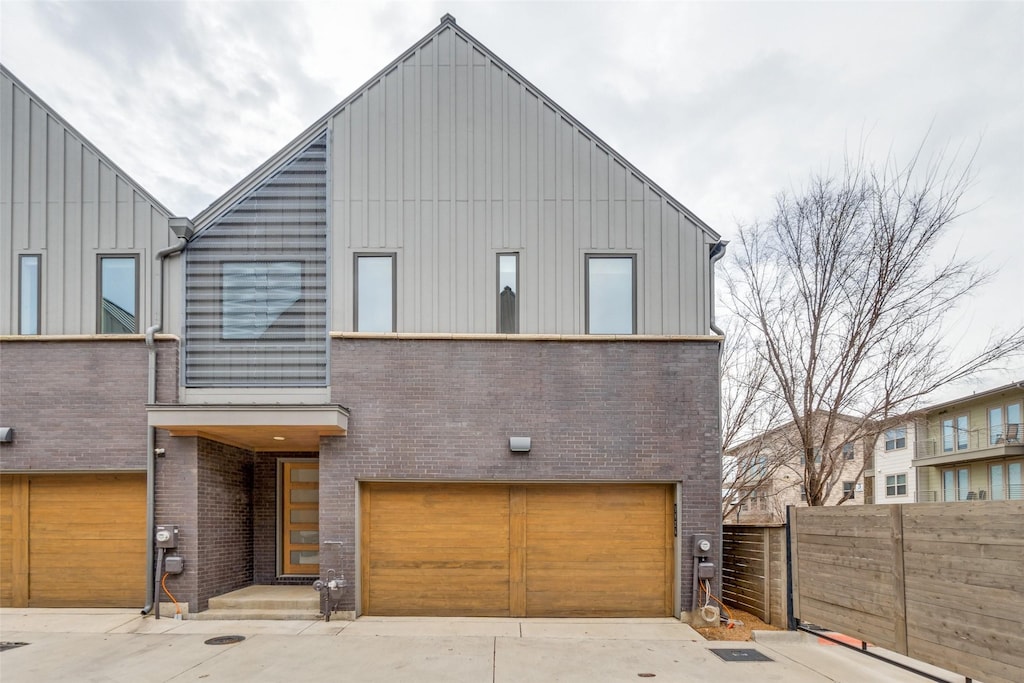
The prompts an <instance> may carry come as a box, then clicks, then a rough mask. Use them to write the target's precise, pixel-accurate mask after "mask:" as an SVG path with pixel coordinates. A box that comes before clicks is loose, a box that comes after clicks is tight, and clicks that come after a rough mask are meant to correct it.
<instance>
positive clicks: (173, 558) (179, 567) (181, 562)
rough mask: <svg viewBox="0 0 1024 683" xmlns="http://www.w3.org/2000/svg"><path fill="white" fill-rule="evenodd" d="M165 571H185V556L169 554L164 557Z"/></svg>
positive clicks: (170, 572)
mask: <svg viewBox="0 0 1024 683" xmlns="http://www.w3.org/2000/svg"><path fill="white" fill-rule="evenodd" d="M164 571H165V572H167V573H168V574H180V573H182V572H183V571H185V558H183V557H182V556H181V555H169V556H168V557H165V558H164Z"/></svg>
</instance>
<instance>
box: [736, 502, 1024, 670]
mask: <svg viewBox="0 0 1024 683" xmlns="http://www.w3.org/2000/svg"><path fill="white" fill-rule="evenodd" d="M789 523H790V536H791V548H790V553H791V557H792V575H793V576H792V579H793V581H792V585H793V596H792V599H793V614H794V617H796V618H797V619H799V620H800V621H803V622H807V623H813V624H816V625H818V626H822V627H825V628H828V629H833V630H836V631H839V632H841V633H844V634H847V635H851V636H855V637H857V638H859V639H861V640H863V641H866V642H870V643H874V644H875V645H878V646H880V647H884V648H886V649H889V650H892V651H894V652H899V653H901V654H904V655H907V656H910V657H913V658H914V659H918V660H921V661H923V662H928V663H929V664H933V665H935V666H939V667H942V668H944V669H948V670H949V671H955V672H957V673H960V674H963V675H964V676H968V677H970V678H976V679H980V680H983V681H985V683H1019V682H1020V681H1024V501H1020V500H1011V501H976V502H956V503H911V504H907V505H858V506H847V507H817V508H790V517H789ZM726 528H728V527H726Z"/></svg>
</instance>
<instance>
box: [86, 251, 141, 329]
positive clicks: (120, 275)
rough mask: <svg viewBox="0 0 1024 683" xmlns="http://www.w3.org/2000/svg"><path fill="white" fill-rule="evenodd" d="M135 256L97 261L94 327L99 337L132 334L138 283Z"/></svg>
mask: <svg viewBox="0 0 1024 683" xmlns="http://www.w3.org/2000/svg"><path fill="white" fill-rule="evenodd" d="M138 263H139V261H138V257H137V256H100V257H99V287H98V289H99V301H98V302H97V319H98V320H97V324H96V327H97V329H98V330H99V333H100V334H135V333H137V332H138V331H139V323H138V318H137V311H138V304H139V279H138V270H139V269H138Z"/></svg>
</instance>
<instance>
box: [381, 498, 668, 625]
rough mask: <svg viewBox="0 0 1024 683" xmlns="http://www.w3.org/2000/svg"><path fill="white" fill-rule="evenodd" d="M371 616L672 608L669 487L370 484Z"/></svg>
mask: <svg viewBox="0 0 1024 683" xmlns="http://www.w3.org/2000/svg"><path fill="white" fill-rule="evenodd" d="M361 500H362V510H361V512H362V519H361V534H362V548H363V557H362V565H361V574H362V587H363V594H362V597H363V605H362V607H363V610H364V612H365V613H367V614H382V615H383V614H394V615H402V614H405V615H419V614H422V615H465V616H482V615H488V616H504V615H508V614H512V615H513V616H524V615H525V616H666V615H671V613H672V604H671V600H672V591H671V575H672V544H673V536H672V528H671V523H672V511H671V501H672V495H671V487H670V486H666V485H649V484H635V485H634V484H626V485H622V484H607V485H606V484H601V485H593V484H577V485H574V484H568V485H566V484H502V485H491V484H430V485H422V484H401V483H389V484H376V483H371V484H364V485H363V488H362V498H361Z"/></svg>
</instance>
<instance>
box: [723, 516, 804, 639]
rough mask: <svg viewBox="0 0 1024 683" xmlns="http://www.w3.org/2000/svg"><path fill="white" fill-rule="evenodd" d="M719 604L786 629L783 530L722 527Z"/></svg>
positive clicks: (783, 527) (731, 525)
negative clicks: (740, 610)
mask: <svg viewBox="0 0 1024 683" xmlns="http://www.w3.org/2000/svg"><path fill="white" fill-rule="evenodd" d="M722 601H723V602H725V604H727V605H729V606H730V607H735V608H738V609H742V610H745V611H747V612H749V613H751V614H753V615H754V616H756V617H757V618H758V619H760V620H761V621H763V622H765V623H766V624H771V625H772V626H778V627H780V628H786V625H787V623H788V615H787V613H786V527H785V526H783V525H781V524H773V525H755V524H726V525H725V526H723V527H722Z"/></svg>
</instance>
